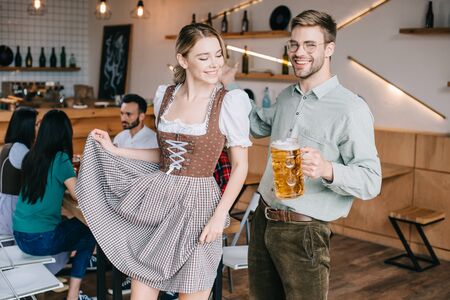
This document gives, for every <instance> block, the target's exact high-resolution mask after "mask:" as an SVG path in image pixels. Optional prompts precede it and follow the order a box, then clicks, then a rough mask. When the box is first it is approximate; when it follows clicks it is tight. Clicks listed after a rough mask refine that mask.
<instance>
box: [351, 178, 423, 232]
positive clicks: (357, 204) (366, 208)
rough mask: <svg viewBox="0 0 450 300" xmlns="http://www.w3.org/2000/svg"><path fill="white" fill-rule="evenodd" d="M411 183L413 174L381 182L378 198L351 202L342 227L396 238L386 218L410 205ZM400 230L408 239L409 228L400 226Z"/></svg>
mask: <svg viewBox="0 0 450 300" xmlns="http://www.w3.org/2000/svg"><path fill="white" fill-rule="evenodd" d="M413 183H414V174H413V173H410V174H406V175H402V176H398V177H395V178H389V179H386V180H383V185H382V187H381V193H380V195H379V196H378V197H376V198H375V199H372V200H368V201H363V200H359V199H357V200H355V201H354V202H353V207H352V209H351V210H350V213H349V215H348V217H347V218H345V219H344V226H345V227H348V228H352V229H356V230H360V231H362V232H370V233H377V234H380V235H382V236H389V237H397V235H396V233H395V231H394V229H393V228H392V225H391V223H390V222H389V219H388V216H389V213H390V212H391V211H393V210H397V209H401V208H403V207H406V206H409V205H411V204H412V199H413ZM401 228H402V230H404V233H405V235H406V237H407V238H409V230H410V229H409V226H408V225H407V224H401ZM361 235H362V236H363V235H364V234H363V233H361Z"/></svg>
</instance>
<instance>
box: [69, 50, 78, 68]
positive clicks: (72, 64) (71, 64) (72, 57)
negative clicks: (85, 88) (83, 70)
mask: <svg viewBox="0 0 450 300" xmlns="http://www.w3.org/2000/svg"><path fill="white" fill-rule="evenodd" d="M76 66H77V61H76V60H75V55H74V54H73V53H71V54H70V58H69V67H71V68H76Z"/></svg>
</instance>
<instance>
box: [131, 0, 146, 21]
mask: <svg viewBox="0 0 450 300" xmlns="http://www.w3.org/2000/svg"><path fill="white" fill-rule="evenodd" d="M130 16H131V17H132V18H136V19H147V18H148V17H150V13H149V11H148V10H146V9H145V8H144V1H142V0H139V1H138V3H137V5H136V8H135V9H133V10H132V11H131V12H130Z"/></svg>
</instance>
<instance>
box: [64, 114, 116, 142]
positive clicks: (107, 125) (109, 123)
mask: <svg viewBox="0 0 450 300" xmlns="http://www.w3.org/2000/svg"><path fill="white" fill-rule="evenodd" d="M71 121H72V128H73V137H74V138H81V137H85V138H86V137H87V136H88V135H89V133H90V132H91V131H92V130H93V129H95V128H98V129H102V130H105V131H108V133H109V134H110V135H111V136H115V135H116V134H117V133H119V132H120V131H121V130H122V125H121V123H120V118H118V117H103V118H84V119H72V120H71Z"/></svg>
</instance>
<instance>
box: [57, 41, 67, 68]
mask: <svg viewBox="0 0 450 300" xmlns="http://www.w3.org/2000/svg"><path fill="white" fill-rule="evenodd" d="M59 60H60V64H61V68H65V67H66V48H65V47H64V46H63V47H62V49H61V55H60V56H59Z"/></svg>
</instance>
